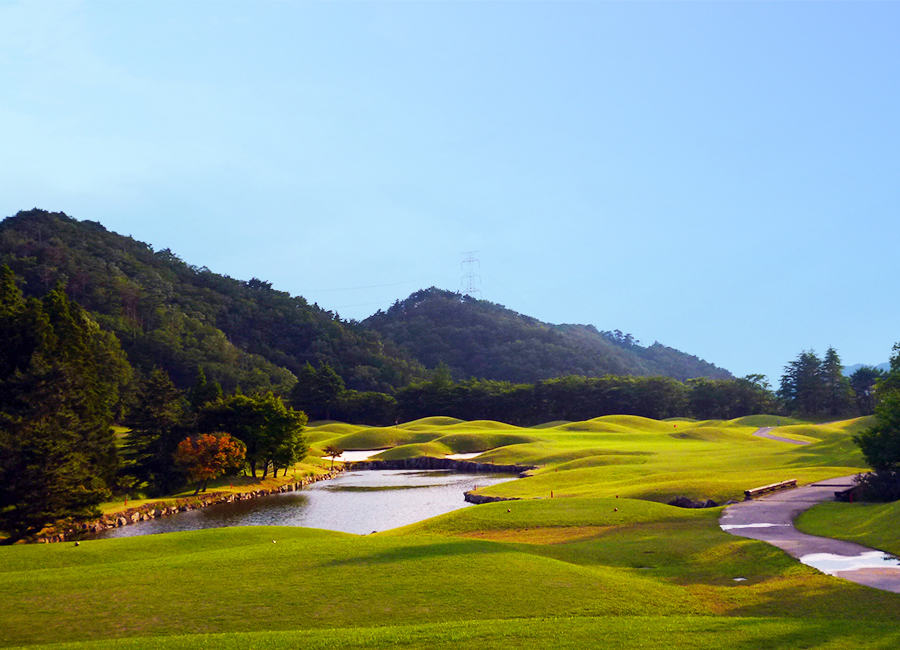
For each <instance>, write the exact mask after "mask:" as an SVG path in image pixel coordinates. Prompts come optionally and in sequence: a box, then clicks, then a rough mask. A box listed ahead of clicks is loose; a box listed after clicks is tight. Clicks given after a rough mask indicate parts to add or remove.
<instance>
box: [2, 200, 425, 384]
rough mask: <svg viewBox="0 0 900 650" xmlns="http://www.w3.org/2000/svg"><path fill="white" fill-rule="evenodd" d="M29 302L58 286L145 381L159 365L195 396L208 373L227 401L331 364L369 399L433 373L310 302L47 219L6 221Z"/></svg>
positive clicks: (6, 245)
mask: <svg viewBox="0 0 900 650" xmlns="http://www.w3.org/2000/svg"><path fill="white" fill-rule="evenodd" d="M3 263H7V264H8V265H9V266H10V267H11V268H12V269H13V271H14V272H15V273H16V275H17V276H18V277H19V278H21V280H22V282H23V286H24V290H25V293H26V294H27V295H30V296H37V295H43V294H44V293H46V292H47V291H48V290H49V289H51V288H52V287H53V286H55V285H56V283H57V282H61V283H63V285H64V286H65V287H66V292H67V294H68V296H69V297H70V298H71V299H73V300H75V301H77V302H78V303H79V304H80V305H82V306H83V307H84V308H85V309H87V310H89V311H90V312H91V313H92V315H93V316H94V318H95V319H96V320H97V321H98V322H99V323H100V324H101V325H102V326H103V327H104V328H105V329H107V330H109V331H112V332H114V333H115V334H116V336H117V337H118V338H119V340H120V341H121V345H122V347H123V348H124V350H125V351H126V353H127V355H128V359H129V361H130V362H131V364H132V365H133V366H135V367H136V368H137V369H138V370H139V371H140V372H142V373H145V374H146V373H149V372H150V371H151V370H152V369H153V368H155V367H157V366H159V367H162V368H163V369H165V370H166V371H167V373H168V374H169V376H170V377H171V378H172V380H173V381H174V383H175V384H176V385H177V386H178V387H180V388H182V389H187V388H188V387H189V386H190V385H191V383H192V382H193V381H194V379H195V377H196V375H197V367H198V366H199V367H201V368H202V369H203V370H204V372H205V375H206V377H207V378H208V379H209V380H210V381H215V382H218V383H219V384H220V385H221V386H222V387H223V388H224V389H225V390H226V391H228V392H230V391H233V390H234V389H235V388H236V387H238V386H240V387H241V388H242V390H244V392H253V391H265V390H275V391H277V392H279V393H280V394H283V395H286V394H287V392H288V391H289V390H290V388H291V386H292V385H293V383H294V377H293V374H292V373H297V372H299V371H300V369H301V368H302V367H303V366H304V364H306V363H307V362H312V363H314V364H319V363H323V362H324V363H328V364H329V365H331V367H333V368H334V369H335V370H336V371H337V372H338V374H340V375H341V377H343V378H344V380H345V381H346V382H347V384H348V386H350V387H351V388H353V389H357V390H379V391H390V390H392V389H393V388H395V387H398V386H401V385H403V384H405V383H407V382H408V381H410V380H411V379H414V378H416V377H419V376H421V375H422V368H421V366H420V365H419V364H418V363H416V362H415V361H413V360H411V359H408V358H406V357H405V356H404V355H403V354H402V353H400V352H399V351H397V350H395V349H393V348H392V347H391V345H390V343H385V342H384V341H382V340H381V339H380V338H379V337H378V336H377V335H375V334H374V333H372V332H371V331H369V330H367V329H364V328H362V327H360V326H358V325H356V324H353V323H348V322H345V321H342V320H340V318H338V316H337V315H336V314H333V313H331V312H328V311H325V310H323V309H321V308H319V307H318V306H316V305H310V304H308V303H307V301H306V300H304V299H303V298H301V297H292V296H290V295H289V294H287V293H284V292H281V291H276V290H274V289H272V287H271V285H270V284H269V283H268V282H263V281H261V280H258V279H255V278H254V279H252V280H250V281H247V282H242V281H239V280H235V279H232V278H230V277H227V276H222V275H218V274H216V273H213V272H212V271H210V270H209V269H207V268H205V267H200V268H198V267H196V266H191V265H189V264H187V263H185V262H183V261H182V260H181V259H179V258H178V256H176V255H175V254H174V253H172V252H171V251H170V250H169V249H164V250H161V251H154V250H153V248H152V247H151V246H149V245H148V244H145V243H142V242H139V241H136V240H134V239H132V238H131V237H123V236H121V235H118V234H116V233H112V232H108V231H107V230H106V229H105V228H104V227H103V226H101V225H100V224H99V223H95V222H90V221H77V220H76V219H72V218H70V217H68V216H66V215H65V214H62V213H48V212H44V211H43V210H31V211H28V212H20V213H19V214H17V215H16V216H14V217H9V218H7V219H5V220H4V221H3V222H2V223H0V264H3Z"/></svg>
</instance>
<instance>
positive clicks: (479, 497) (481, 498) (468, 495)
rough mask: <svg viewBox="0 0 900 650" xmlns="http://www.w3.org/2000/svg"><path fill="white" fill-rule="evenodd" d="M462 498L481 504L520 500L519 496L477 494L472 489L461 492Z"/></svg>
mask: <svg viewBox="0 0 900 650" xmlns="http://www.w3.org/2000/svg"><path fill="white" fill-rule="evenodd" d="M463 498H464V499H465V500H466V501H468V502H469V503H474V504H476V505H481V504H482V503H496V502H497V501H521V500H522V499H521V497H492V496H488V495H486V494H477V493H476V492H475V491H474V490H469V491H468V492H464V493H463Z"/></svg>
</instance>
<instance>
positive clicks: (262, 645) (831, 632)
mask: <svg viewBox="0 0 900 650" xmlns="http://www.w3.org/2000/svg"><path fill="white" fill-rule="evenodd" d="M898 643H900V630H898V629H897V626H896V625H893V624H891V623H873V622H871V621H848V620H827V619H826V620H817V621H799V620H796V619H766V618H713V617H696V616H672V617H665V618H659V617H650V616H619V617H586V616H581V617H553V618H548V619H516V620H509V619H494V620H483V621H453V622H448V623H430V624H422V625H391V626H383V627H366V628H359V627H347V628H332V629H327V630H304V631H287V632H256V633H253V632H251V633H231V634H196V635H189V636H169V637H143V638H139V639H124V640H104V641H97V642H84V643H65V644H52V645H37V646H28V647H29V648H31V649H32V650H39V649H40V650H45V649H46V650H75V649H82V648H90V649H93V650H120V649H122V648H129V649H131V648H133V649H141V650H143V649H146V650H248V649H249V650H256V649H267V650H269V649H271V648H305V649H308V650H326V649H327V650H330V649H334V650H355V649H358V648H359V649H361V648H406V649H409V650H413V649H429V650H430V649H433V648H454V649H459V650H508V649H509V648H511V647H520V648H555V649H558V650H583V649H584V648H623V649H624V650H631V649H633V648H643V649H646V648H668V649H671V650H695V649H696V650H721V649H722V648H731V649H735V650H747V649H750V648H778V649H783V650H794V649H798V650H799V649H801V648H802V649H810V650H841V649H846V648H854V649H857V648H858V649H860V650H893V649H894V648H896V647H897V645H898Z"/></svg>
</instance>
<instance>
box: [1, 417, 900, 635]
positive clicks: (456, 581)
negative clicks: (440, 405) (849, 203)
mask: <svg viewBox="0 0 900 650" xmlns="http://www.w3.org/2000/svg"><path fill="white" fill-rule="evenodd" d="M779 424H780V425H781V426H777V425H779ZM762 426H776V427H777V428H775V429H774V431H773V433H775V434H777V435H779V436H782V437H786V438H790V439H794V440H801V441H804V442H807V443H809V444H806V445H802V446H801V445H793V444H788V443H784V442H778V441H774V440H768V439H765V438H760V437H757V436H754V435H753V433H754V431H756V429H757V428H759V427H762ZM865 426H867V420H866V419H855V420H848V421H844V422H837V423H830V424H823V425H811V424H804V423H800V422H796V421H792V420H788V419H786V418H781V419H780V420H779V419H777V418H775V417H768V416H753V417H748V418H741V419H738V420H732V421H727V422H725V421H703V422H695V421H690V420H666V421H656V420H648V419H644V418H638V417H631V416H610V417H602V418H596V419H593V420H589V421H586V422H554V423H549V424H547V425H543V426H540V427H531V428H523V427H514V426H511V425H506V424H502V423H498V422H487V421H477V422H463V421H459V420H454V419H451V418H426V419H424V420H418V421H415V422H410V423H406V424H402V425H398V426H395V427H387V428H376V427H364V426H351V425H346V424H339V423H320V424H318V425H316V426H311V427H310V428H309V429H308V433H309V436H310V441H311V444H312V452H311V453H314V454H315V453H317V452H321V450H322V449H323V448H324V447H325V446H328V445H334V446H336V447H339V448H340V449H343V450H353V449H357V450H362V449H380V448H384V449H385V451H384V452H383V453H382V454H380V455H378V456H375V458H403V457H414V456H422V455H427V456H443V455H447V454H455V453H472V452H483V453H482V454H481V456H479V457H478V458H477V461H478V462H493V463H498V464H501V463H502V464H510V463H515V464H520V465H534V466H536V467H537V469H535V470H533V471H532V472H531V476H529V477H527V478H522V479H520V480H516V481H510V482H507V483H501V484H498V485H495V486H491V487H489V488H485V489H484V490H483V491H484V493H486V494H490V495H495V496H504V497H518V498H519V499H521V500H517V501H504V502H499V503H490V504H485V505H479V506H472V507H468V508H465V509H463V510H458V511H455V512H452V513H449V514H447V515H442V516H440V517H436V518H433V519H429V520H426V521H422V522H419V523H416V524H413V525H410V526H407V527H404V528H399V529H394V530H389V531H386V532H382V533H378V534H373V535H365V536H357V535H350V534H346V533H337V532H331V531H323V530H315V529H303V528H284V527H279V528H275V527H245V528H228V529H221V528H220V529H210V530H202V531H195V532H185V533H172V534H165V535H151V536H145V537H132V538H123V539H112V540H87V541H83V542H81V543H80V545H79V546H75V545H74V543H72V542H65V543H59V544H41V545H15V546H11V547H6V548H2V549H0V585H2V589H0V646H2V647H27V648H31V649H35V650H36V649H38V648H60V649H61V648H96V649H101V648H160V649H174V648H192V649H195V648H226V649H227V648H241V649H246V648H278V647H290V648H295V647H296V648H301V647H302V648H383V647H384V648H386V647H402V648H434V647H453V648H473V649H474V648H479V649H482V648H508V647H510V646H516V647H554V648H586V647H588V648H606V647H608V648H653V647H663V646H665V647H666V648H710V649H712V648H726V647H727V648H739V649H750V648H822V649H825V648H883V649H885V650H886V649H888V648H896V647H898V646H900V595H897V594H892V593H888V592H883V591H878V590H875V589H870V588H866V587H862V586H859V585H855V584H853V583H849V582H846V581H843V580H840V579H838V578H833V577H830V576H826V575H824V574H822V573H819V572H818V571H816V570H815V569H812V568H810V567H807V566H805V565H803V564H800V563H799V562H797V561H796V560H794V559H792V558H790V557H789V556H788V555H786V554H785V553H783V552H782V551H780V550H778V549H777V548H774V547H772V546H769V545H767V544H765V543H762V542H757V541H753V540H749V539H744V538H738V537H734V536H732V535H729V534H727V533H725V532H723V531H722V530H721V529H720V528H719V525H718V517H719V514H720V512H721V508H720V507H715V508H704V509H683V508H676V507H673V506H669V505H666V502H667V501H668V500H670V499H672V498H673V497H675V496H678V495H684V496H687V497H689V498H691V499H695V500H701V499H708V498H709V499H714V500H716V501H717V502H719V503H723V502H725V501H726V500H728V499H735V500H737V499H740V498H742V494H743V491H744V490H745V489H748V488H752V487H756V486H760V485H766V484H770V483H774V482H777V481H781V480H786V479H797V480H798V482H799V483H800V484H803V483H809V482H812V481H816V480H820V479H823V478H828V477H834V476H845V475H848V474H853V473H854V472H858V471H862V470H863V469H864V465H863V461H862V456H861V455H860V452H859V450H858V448H857V447H856V445H855V444H854V443H853V440H852V437H853V434H854V433H856V432H858V431H860V430H861V429H862V428H864V427H865ZM480 491H481V490H480ZM551 494H552V498H551ZM832 505H834V507H832ZM898 514H900V512H898V510H897V508H896V506H895V505H888V506H867V505H859V504H825V505H824V506H820V507H819V508H816V509H814V510H812V511H810V513H808V514H807V515H805V516H804V518H803V521H802V522H801V523H802V525H803V526H805V527H807V528H809V529H815V531H818V532H816V534H826V533H827V534H831V533H835V536H837V535H836V531H837V529H841V530H842V533H843V534H844V535H847V536H850V537H853V539H854V541H860V542H861V543H867V544H870V545H875V547H877V548H883V549H884V550H888V551H890V550H894V551H895V552H896V550H898V549H897V544H898V543H897V539H896V534H895V533H893V537H892V531H894V530H896V525H895V524H896V521H897V516H898ZM815 531H813V530H810V531H808V532H815ZM873 540H874V541H873Z"/></svg>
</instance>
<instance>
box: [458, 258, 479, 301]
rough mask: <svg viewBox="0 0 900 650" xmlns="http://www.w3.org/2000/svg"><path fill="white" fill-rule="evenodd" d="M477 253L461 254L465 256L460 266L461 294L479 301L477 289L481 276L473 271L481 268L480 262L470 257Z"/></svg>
mask: <svg viewBox="0 0 900 650" xmlns="http://www.w3.org/2000/svg"><path fill="white" fill-rule="evenodd" d="M477 252H478V251H468V252H466V253H463V255H465V256H466V259H464V260H463V261H462V263H461V264H460V266H461V267H462V270H463V277H462V286H463V289H464V291H463V294H464V295H466V296H469V297H470V298H476V299H477V300H481V289H479V288H478V285H479V284H481V276H480V275H478V274H477V273H475V269H480V268H481V262H479V261H478V260H477V259H475V258H474V257H472V256H473V255H474V254H475V253H477Z"/></svg>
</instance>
